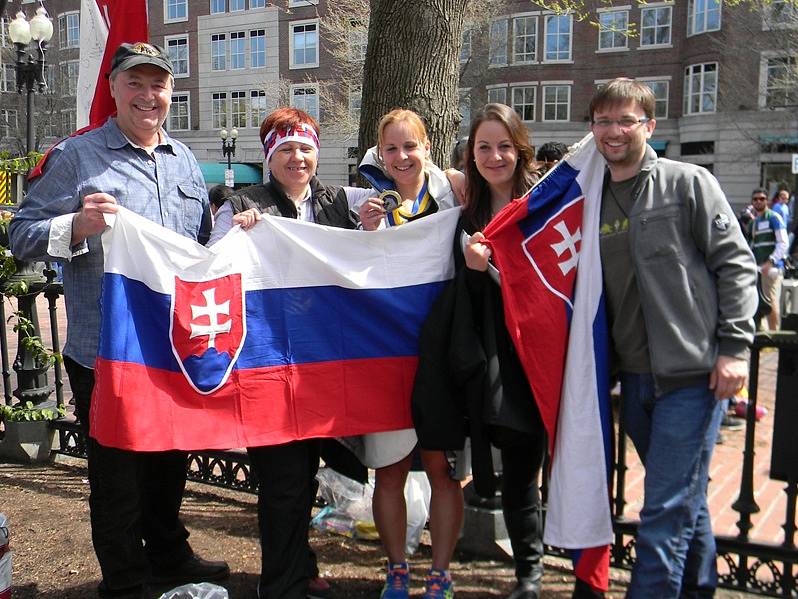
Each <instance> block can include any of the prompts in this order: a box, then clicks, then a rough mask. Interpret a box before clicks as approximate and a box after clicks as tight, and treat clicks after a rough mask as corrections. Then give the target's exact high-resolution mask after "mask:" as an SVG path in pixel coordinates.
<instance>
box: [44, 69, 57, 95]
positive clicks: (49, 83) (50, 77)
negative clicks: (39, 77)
mask: <svg viewBox="0 0 798 599" xmlns="http://www.w3.org/2000/svg"><path fill="white" fill-rule="evenodd" d="M56 68H57V65H54V64H46V65H44V85H45V88H44V93H46V94H54V93H55V92H56V91H58V90H57V87H58V85H57V83H56Z"/></svg>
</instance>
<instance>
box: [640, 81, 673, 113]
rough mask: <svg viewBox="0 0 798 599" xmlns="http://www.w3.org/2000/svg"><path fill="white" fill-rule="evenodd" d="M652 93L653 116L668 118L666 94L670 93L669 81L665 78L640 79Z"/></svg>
mask: <svg viewBox="0 0 798 599" xmlns="http://www.w3.org/2000/svg"><path fill="white" fill-rule="evenodd" d="M640 82H641V83H645V84H646V85H647V86H648V87H649V88H650V89H651V91H652V92H653V93H654V118H655V119H666V118H668V95H669V93H670V81H668V80H667V79H640Z"/></svg>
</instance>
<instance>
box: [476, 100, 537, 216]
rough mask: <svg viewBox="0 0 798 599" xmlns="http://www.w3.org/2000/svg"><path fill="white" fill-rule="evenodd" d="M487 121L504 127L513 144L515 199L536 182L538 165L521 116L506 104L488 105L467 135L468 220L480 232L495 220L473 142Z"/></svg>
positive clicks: (478, 114)
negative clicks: (515, 158) (516, 157)
mask: <svg viewBox="0 0 798 599" xmlns="http://www.w3.org/2000/svg"><path fill="white" fill-rule="evenodd" d="M485 121H496V122H498V123H501V124H502V125H504V128H505V129H507V132H508V133H509V134H510V139H512V140H513V145H514V146H515V151H516V152H517V153H518V163H517V164H516V165H515V171H514V172H513V197H514V198H518V197H521V196H522V195H524V194H525V193H526V192H527V191H529V189H530V188H531V187H532V185H534V184H535V182H536V181H537V175H536V174H535V171H536V170H537V163H536V162H535V152H534V151H533V149H532V145H531V144H530V143H529V132H528V131H527V128H526V125H524V123H523V121H522V120H521V118H520V117H519V116H518V114H517V113H516V112H515V110H513V109H512V108H510V107H509V106H507V105H505V104H486V105H485V106H484V107H483V108H482V109H481V110H480V111H479V112H478V113H477V114H476V115H475V116H474V118H473V120H472V121H471V130H470V131H469V133H468V147H467V148H466V153H465V177H466V193H465V208H464V212H465V216H466V218H468V220H469V221H471V224H472V225H473V226H474V227H475V228H476V229H477V230H480V229H482V228H484V227H485V225H487V224H488V223H489V222H490V219H491V217H492V214H491V206H490V189H489V187H488V182H487V181H485V179H484V177H483V176H482V175H481V174H480V173H479V170H478V169H477V165H476V162H474V141H475V140H476V136H477V129H479V126H480V125H481V124H482V123H484V122H485Z"/></svg>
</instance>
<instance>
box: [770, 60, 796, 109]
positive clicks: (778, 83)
mask: <svg viewBox="0 0 798 599" xmlns="http://www.w3.org/2000/svg"><path fill="white" fill-rule="evenodd" d="M797 69H798V62H796V57H795V56H775V57H771V58H768V59H767V61H766V62H765V106H767V107H768V108H779V107H787V106H796V105H798V70H797Z"/></svg>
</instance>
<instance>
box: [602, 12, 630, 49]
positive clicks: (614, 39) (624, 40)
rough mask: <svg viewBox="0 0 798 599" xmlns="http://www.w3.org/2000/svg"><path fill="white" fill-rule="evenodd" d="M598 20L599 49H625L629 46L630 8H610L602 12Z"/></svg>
mask: <svg viewBox="0 0 798 599" xmlns="http://www.w3.org/2000/svg"><path fill="white" fill-rule="evenodd" d="M598 21H599V42H598V49H599V50H623V49H625V48H627V47H628V44H629V38H628V36H627V33H628V29H629V11H628V10H608V11H604V12H600V13H599V15H598Z"/></svg>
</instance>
